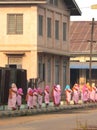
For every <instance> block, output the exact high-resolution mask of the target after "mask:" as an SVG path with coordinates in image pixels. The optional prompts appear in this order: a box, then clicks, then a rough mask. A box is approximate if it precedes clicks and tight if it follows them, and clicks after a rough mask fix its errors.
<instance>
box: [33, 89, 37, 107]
mask: <svg viewBox="0 0 97 130" xmlns="http://www.w3.org/2000/svg"><path fill="white" fill-rule="evenodd" d="M37 102H38V91H37V89H36V88H34V89H33V107H34V108H37Z"/></svg>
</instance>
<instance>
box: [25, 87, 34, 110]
mask: <svg viewBox="0 0 97 130" xmlns="http://www.w3.org/2000/svg"><path fill="white" fill-rule="evenodd" d="M26 101H27V108H28V109H33V90H32V88H28V90H27V95H26Z"/></svg>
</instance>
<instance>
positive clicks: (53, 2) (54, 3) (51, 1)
mask: <svg viewBox="0 0 97 130" xmlns="http://www.w3.org/2000/svg"><path fill="white" fill-rule="evenodd" d="M49 3H50V4H52V5H55V6H58V0H49Z"/></svg>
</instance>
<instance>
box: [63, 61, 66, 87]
mask: <svg viewBox="0 0 97 130" xmlns="http://www.w3.org/2000/svg"><path fill="white" fill-rule="evenodd" d="M63 86H66V61H65V60H64V61H63Z"/></svg>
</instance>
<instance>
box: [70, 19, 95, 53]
mask: <svg viewBox="0 0 97 130" xmlns="http://www.w3.org/2000/svg"><path fill="white" fill-rule="evenodd" d="M91 28H92V21H71V23H70V53H71V55H76V54H77V55H78V54H79V55H83V54H90V43H91ZM92 45H93V47H92V48H93V49H92V53H93V54H97V21H94V31H93V44H92Z"/></svg>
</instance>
